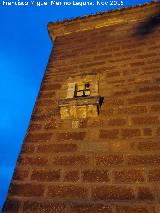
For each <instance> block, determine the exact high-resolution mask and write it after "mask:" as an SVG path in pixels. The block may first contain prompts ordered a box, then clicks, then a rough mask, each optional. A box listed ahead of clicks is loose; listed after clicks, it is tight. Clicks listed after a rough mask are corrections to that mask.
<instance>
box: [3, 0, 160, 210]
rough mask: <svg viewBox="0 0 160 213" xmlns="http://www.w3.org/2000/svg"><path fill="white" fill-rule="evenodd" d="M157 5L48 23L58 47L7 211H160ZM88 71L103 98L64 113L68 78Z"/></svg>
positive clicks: (21, 159)
mask: <svg viewBox="0 0 160 213" xmlns="http://www.w3.org/2000/svg"><path fill="white" fill-rule="evenodd" d="M157 9H158V4H156V3H152V4H150V5H146V6H143V7H136V8H131V9H125V10H122V11H115V12H111V13H108V14H100V15H97V16H91V17H85V18H81V19H77V20H73V21H70V22H69V21H68V22H63V23H56V24H50V25H49V32H50V36H51V38H52V39H53V40H54V48H53V50H52V53H51V55H50V59H49V62H48V66H47V69H46V72H45V75H44V78H43V82H42V85H41V88H40V92H39V95H38V98H37V101H36V104H35V107H34V110H33V114H32V117H31V121H30V125H29V128H28V131H27V134H26V137H25V139H24V143H23V146H22V150H21V153H20V155H19V158H18V161H17V165H16V169H15V172H14V175H13V179H12V183H11V185H10V189H9V193H8V198H7V201H6V203H5V206H4V208H3V212H14V213H15V212H27V213H31V212H32V213H33V212H38V213H40V212H47V213H48V212H53V213H54V212H55V213H82V212H83V213H94V212H96V213H98V212H103V213H159V212H160V185H159V184H160V115H159V113H160V86H159V83H160V40H159V34H160V26H159V25H158V24H154V23H155V22H156V20H157V17H158V16H157V15H156V12H157ZM127 17H128V19H127ZM131 17H132V18H131ZM120 18H121V19H122V20H123V21H119V22H118V20H120ZM96 20H97V24H96ZM104 20H106V22H105V24H104ZM111 20H112V21H111ZM113 20H114V21H113ZM84 23H85V24H84ZM106 23H108V24H106ZM109 23H111V24H109ZM84 26H85V27H84ZM86 26H88V28H86ZM96 26H98V27H96ZM81 27H82V28H81ZM54 29H56V30H55V31H54ZM58 29H59V30H58ZM77 29H78V30H77ZM87 75H95V76H97V77H96V79H97V82H98V93H97V95H99V96H101V97H103V98H104V99H103V103H102V105H101V106H99V112H98V114H97V115H95V116H93V117H92V116H87V114H85V115H86V116H82V117H81V116H80V117H79V116H77V111H76V115H75V116H71V115H70V114H69V116H68V117H67V116H66V117H65V116H64V117H63V116H62V115H61V114H60V100H65V99H67V95H66V91H67V88H68V86H67V85H68V83H73V82H74V81H73V79H76V80H75V81H76V82H77V81H79V80H81V79H83V77H84V76H87ZM71 79H72V80H71ZM91 82H92V80H91ZM73 100H74V97H73ZM87 104H88V103H87ZM72 105H75V103H74V104H73V102H71V106H72ZM82 105H83V104H82ZM87 113H88V111H87ZM80 114H81V113H80ZM91 115H92V113H91Z"/></svg>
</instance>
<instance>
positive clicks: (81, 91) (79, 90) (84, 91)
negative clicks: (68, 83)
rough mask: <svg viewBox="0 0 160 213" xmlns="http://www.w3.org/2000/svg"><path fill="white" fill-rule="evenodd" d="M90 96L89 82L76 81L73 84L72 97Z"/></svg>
mask: <svg viewBox="0 0 160 213" xmlns="http://www.w3.org/2000/svg"><path fill="white" fill-rule="evenodd" d="M86 96H90V84H89V83H88V82H87V83H77V84H76V85H75V93H74V97H86Z"/></svg>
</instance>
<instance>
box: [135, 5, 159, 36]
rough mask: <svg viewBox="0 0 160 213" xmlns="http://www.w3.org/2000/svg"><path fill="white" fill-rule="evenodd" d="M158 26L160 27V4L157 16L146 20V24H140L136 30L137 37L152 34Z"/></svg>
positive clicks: (154, 15)
mask: <svg viewBox="0 0 160 213" xmlns="http://www.w3.org/2000/svg"><path fill="white" fill-rule="evenodd" d="M158 26H160V2H159V9H158V11H157V12H156V14H153V15H152V16H151V17H149V18H148V19H146V20H145V22H144V23H142V24H140V25H139V26H138V28H137V30H136V35H139V36H144V35H147V34H150V33H152V32H153V31H154V30H155V29H156V28H157V27H158Z"/></svg>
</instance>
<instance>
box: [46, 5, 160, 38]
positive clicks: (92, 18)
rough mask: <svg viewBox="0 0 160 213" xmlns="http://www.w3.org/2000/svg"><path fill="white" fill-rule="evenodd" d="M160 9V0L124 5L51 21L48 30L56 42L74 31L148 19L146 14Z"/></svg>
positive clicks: (151, 13)
mask: <svg viewBox="0 0 160 213" xmlns="http://www.w3.org/2000/svg"><path fill="white" fill-rule="evenodd" d="M158 9H159V1H152V2H150V3H144V4H143V5H136V6H134V7H127V8H126V7H125V8H124V7H123V8H119V9H116V10H110V11H108V12H99V13H96V14H94V15H88V16H82V17H76V18H74V19H69V20H64V21H57V22H49V23H48V32H49V35H50V37H51V40H52V41H53V42H54V41H55V39H56V37H59V36H64V35H68V34H71V33H74V32H81V31H86V30H93V29H97V28H101V27H108V26H113V25H117V24H123V23H127V22H136V21H143V20H145V19H146V15H153V12H157V10H158ZM140 10H143V13H138V12H139V11H140ZM137 13H138V14H137Z"/></svg>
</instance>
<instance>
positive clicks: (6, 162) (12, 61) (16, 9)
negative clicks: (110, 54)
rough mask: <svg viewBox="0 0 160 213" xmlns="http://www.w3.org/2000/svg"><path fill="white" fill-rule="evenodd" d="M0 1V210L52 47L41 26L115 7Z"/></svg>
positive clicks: (135, 0)
mask: <svg viewBox="0 0 160 213" xmlns="http://www.w3.org/2000/svg"><path fill="white" fill-rule="evenodd" d="M23 1H24V0H22V2H23ZM46 1H47V0H46ZM100 1H102V0H100ZM2 2H3V1H1V2H0V74H1V75H0V118H1V119H0V209H1V207H2V205H3V202H4V200H5V197H6V193H7V190H8V186H9V183H10V180H11V177H12V174H13V170H14V167H15V162H16V159H17V157H18V153H19V152H20V148H21V145H22V141H23V138H24V135H25V133H26V129H27V126H28V123H29V120H30V116H31V112H32V109H33V106H34V103H35V100H36V96H37V94H38V90H39V87H40V83H41V79H42V76H43V73H44V71H45V67H46V65H47V61H48V57H49V54H50V51H51V48H52V43H51V41H50V38H49V36H48V32H47V23H48V22H49V21H53V22H54V21H56V20H63V19H64V18H67V19H69V18H72V17H76V16H82V15H87V14H91V13H96V12H99V11H104V10H109V9H116V8H117V7H116V6H103V7H100V6H92V7H89V6H88V7H80V6H79V7H76V6H68V7H64V6H41V7H39V6H33V5H30V6H3V5H2ZM5 2H9V0H6V1H5ZM12 2H18V0H15V1H13V0H12ZM26 2H27V0H26ZM28 2H29V3H30V2H31V1H30V0H28ZM35 2H40V1H35ZM41 2H44V1H41ZM48 2H50V0H48ZM118 2H120V1H118ZM147 2H150V1H147ZM143 3H144V1H143V0H139V1H138V0H130V1H129V0H123V4H124V6H129V5H137V4H143ZM0 211H1V210H0Z"/></svg>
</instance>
